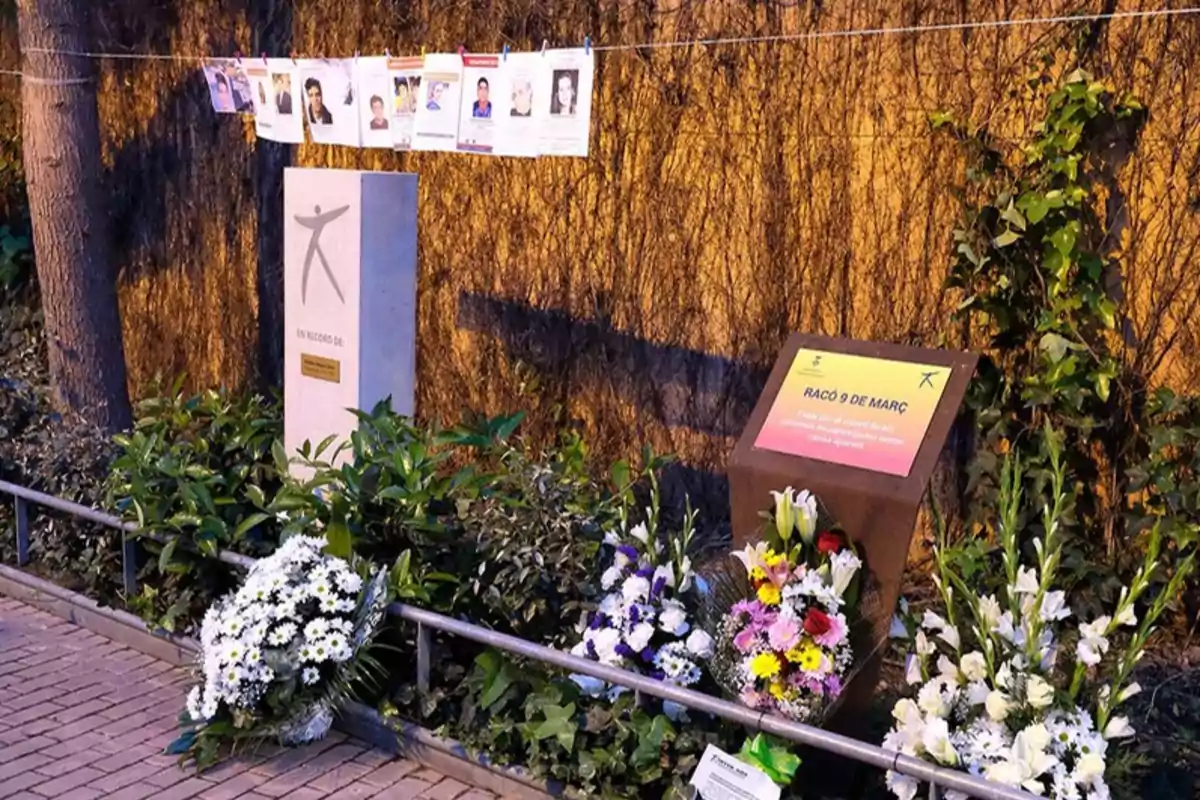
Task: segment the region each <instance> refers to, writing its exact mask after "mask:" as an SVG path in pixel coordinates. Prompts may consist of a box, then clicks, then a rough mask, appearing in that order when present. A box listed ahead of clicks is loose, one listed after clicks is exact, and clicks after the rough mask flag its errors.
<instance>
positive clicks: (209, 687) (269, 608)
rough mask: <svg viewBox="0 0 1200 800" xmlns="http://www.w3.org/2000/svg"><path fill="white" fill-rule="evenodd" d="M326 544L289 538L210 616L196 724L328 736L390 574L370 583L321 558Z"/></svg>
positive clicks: (193, 700) (191, 705)
mask: <svg viewBox="0 0 1200 800" xmlns="http://www.w3.org/2000/svg"><path fill="white" fill-rule="evenodd" d="M325 544H326V543H325V539H324V538H323V537H313V536H292V537H290V538H289V539H287V541H285V542H284V543H283V544H282V545H281V546H280V547H279V549H278V550H276V551H275V553H273V554H272V555H270V556H268V557H267V558H263V559H261V560H259V561H258V562H256V563H255V565H254V566H253V567H252V568H251V569H250V571H249V573H248V575H247V576H246V580H245V583H243V585H242V586H241V588H239V589H238V590H237V591H236V592H234V593H232V594H230V595H227V596H226V597H224V598H222V599H221V600H219V601H217V602H216V603H215V604H214V605H213V606H212V607H211V608H210V609H209V610H208V613H207V614H206V615H205V617H204V621H203V624H202V626H201V630H200V644H201V658H200V668H201V671H202V673H203V683H202V684H201V685H198V686H195V687H193V688H192V690H191V691H190V692H189V693H188V696H187V715H188V717H189V718H190V721H191V722H192V723H193V724H195V725H198V726H201V727H203V726H204V725H206V724H209V723H213V722H215V721H219V720H226V719H228V720H232V722H233V726H234V727H235V728H237V729H239V730H243V731H248V732H250V733H252V734H255V735H260V736H272V735H274V736H280V737H282V738H287V739H289V740H293V741H292V742H291V743H297V739H296V737H297V736H301V740H303V739H308V738H314V737H319V736H322V735H324V732H325V731H327V730H328V724H327V722H328V720H329V719H331V714H330V712H331V711H332V710H333V709H334V708H335V706H336V704H337V701H338V699H339V698H340V697H341V696H342V695H343V692H344V691H345V689H346V686H347V682H348V681H349V679H350V678H351V676H352V675H353V671H354V668H355V666H356V662H357V659H358V658H359V657H360V656H361V655H362V654H363V651H364V648H365V647H366V646H367V645H368V644H369V642H370V641H371V639H372V637H373V636H374V634H375V632H376V631H377V630H378V628H379V625H380V623H381V621H382V619H383V616H384V614H385V611H386V606H387V600H388V593H387V586H386V580H387V578H386V572H384V571H382V570H379V571H376V572H375V573H373V574H372V575H371V576H370V577H369V578H368V579H367V580H366V581H364V579H363V577H362V576H360V575H359V574H358V573H357V572H356V571H355V570H354V569H352V568H351V566H350V564H349V563H348V562H346V561H345V560H344V559H341V558H335V557H333V556H330V555H328V554H327V553H325V552H324V548H325ZM301 734H302V735H301Z"/></svg>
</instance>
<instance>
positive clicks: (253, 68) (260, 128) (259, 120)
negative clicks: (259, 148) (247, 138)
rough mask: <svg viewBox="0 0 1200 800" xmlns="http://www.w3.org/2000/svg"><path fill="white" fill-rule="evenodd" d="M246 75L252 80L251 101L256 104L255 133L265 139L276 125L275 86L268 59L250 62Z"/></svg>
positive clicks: (269, 137)
mask: <svg viewBox="0 0 1200 800" xmlns="http://www.w3.org/2000/svg"><path fill="white" fill-rule="evenodd" d="M246 77H247V78H248V79H249V81H250V101H251V103H252V104H253V106H254V133H255V134H256V135H257V136H260V137H262V138H263V139H271V138H274V137H273V136H272V135H271V131H272V129H273V128H274V127H275V117H276V114H275V87H274V86H273V85H272V84H271V73H270V72H269V71H268V69H267V62H266V59H259V60H258V61H256V62H249V63H247V65H246Z"/></svg>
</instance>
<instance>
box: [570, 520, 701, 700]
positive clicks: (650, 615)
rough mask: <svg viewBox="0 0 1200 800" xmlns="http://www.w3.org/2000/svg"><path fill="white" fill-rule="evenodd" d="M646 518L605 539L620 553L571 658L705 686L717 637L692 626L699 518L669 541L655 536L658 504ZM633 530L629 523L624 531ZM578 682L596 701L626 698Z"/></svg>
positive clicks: (593, 682)
mask: <svg viewBox="0 0 1200 800" xmlns="http://www.w3.org/2000/svg"><path fill="white" fill-rule="evenodd" d="M646 515H647V521H648V524H647V523H638V524H636V525H633V526H632V527H628V528H627V530H625V532H624V533H623V534H617V533H615V532H610V533H609V534H608V535H607V536H606V537H605V544H607V545H609V546H611V547H612V548H613V550H612V563H611V565H610V566H609V567H608V568H607V569H605V570H604V573H603V575H602V576H601V581H600V584H601V588H603V589H604V590H605V592H606V594H605V595H604V596H603V598H602V599H601V600H600V603H599V605H598V606H597V608H596V609H595V610H594V611H590V612H587V613H585V614H584V616H583V619H582V620H581V622H580V631H581V636H582V638H581V640H580V641H579V643H578V644H576V645H575V646H574V647H573V648H572V649H571V653H572V654H573V655H577V656H581V657H584V658H590V659H592V660H594V661H599V662H600V663H602V664H608V665H610V666H614V667H621V668H623V669H628V670H632V671H634V672H639V673H641V674H643V675H649V676H650V677H653V678H657V679H658V680H662V681H666V682H669V683H673V684H676V685H678V686H691V685H693V684H695V683H697V682H698V681H699V680H700V679H701V677H702V675H703V671H702V664H703V663H704V662H705V661H707V660H708V658H709V657H710V656H711V655H712V649H713V640H712V637H711V636H710V635H709V634H708V633H706V632H705V631H703V630H701V629H699V628H696V627H693V623H692V617H693V613H692V612H693V609H694V608H695V605H696V603H697V602H698V599H697V594H698V590H697V579H696V576H695V574H694V573H693V571H692V562H691V558H690V557H689V556H688V549H689V547H690V546H691V541H692V534H693V524H694V517H695V515H694V514H691V513H689V514H688V515H687V516H686V517H685V518H684V524H683V529H682V531H681V532H679V533H674V534H669V535H667V536H666V537H663V538H665V540H666V541H665V542H664V541H663V538H660V537H659V536H656V535H654V534H652V533H651V531H653V530H655V529H656V528H657V527H658V510H657V502H652V504H651V507H650V508H648V509H646ZM626 524H627V521H623V525H622V527H625V525H626ZM572 679H573V680H574V681H575V682H576V683H578V684H579V685H580V687H582V688H583V689H584V690H585V691H586V692H588V693H589V694H592V695H594V696H595V695H599V694H601V693H603V692H608V693H609V695H610V696H611V697H615V696H616V695H618V694H620V693H621V692H623V691H625V690H624V689H623V688H622V687H611V688H610V687H608V685H607V684H605V683H604V682H603V681H600V680H598V679H595V678H591V677H588V676H585V675H573V676H572ZM665 710H666V712H667V713H668V714H669V715H670V716H673V717H678V716H680V715H681V713H682V709H681V708H680V707H678V706H677V705H676V704H673V703H667V704H665Z"/></svg>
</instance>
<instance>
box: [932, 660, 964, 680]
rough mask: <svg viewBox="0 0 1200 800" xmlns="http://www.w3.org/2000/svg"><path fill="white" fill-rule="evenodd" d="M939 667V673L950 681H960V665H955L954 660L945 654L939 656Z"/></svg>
mask: <svg viewBox="0 0 1200 800" xmlns="http://www.w3.org/2000/svg"><path fill="white" fill-rule="evenodd" d="M937 668H938V674H939V675H941V676H942V677H943V678H946V679H947V680H949V681H953V682H954V683H958V682H959V678H961V677H962V676H961V674H960V673H959V671H958V667H957V666H955V664H954V662H953V661H951V660H950V659H948V658H946V657H945V656H938V660H937Z"/></svg>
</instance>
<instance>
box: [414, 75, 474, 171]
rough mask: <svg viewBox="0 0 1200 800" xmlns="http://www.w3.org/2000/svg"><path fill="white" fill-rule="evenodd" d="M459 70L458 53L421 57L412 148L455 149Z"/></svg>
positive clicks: (460, 86) (459, 88) (460, 82)
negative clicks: (422, 64)
mask: <svg viewBox="0 0 1200 800" xmlns="http://www.w3.org/2000/svg"><path fill="white" fill-rule="evenodd" d="M462 70H463V57H462V56H460V55H459V54H458V53H433V54H431V55H427V56H425V67H424V69H423V70H422V71H421V85H420V89H419V94H418V95H417V113H416V117H415V119H414V120H413V146H412V149H413V150H448V151H454V150H456V149H457V145H458V109H459V98H460V96H461V95H462Z"/></svg>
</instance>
